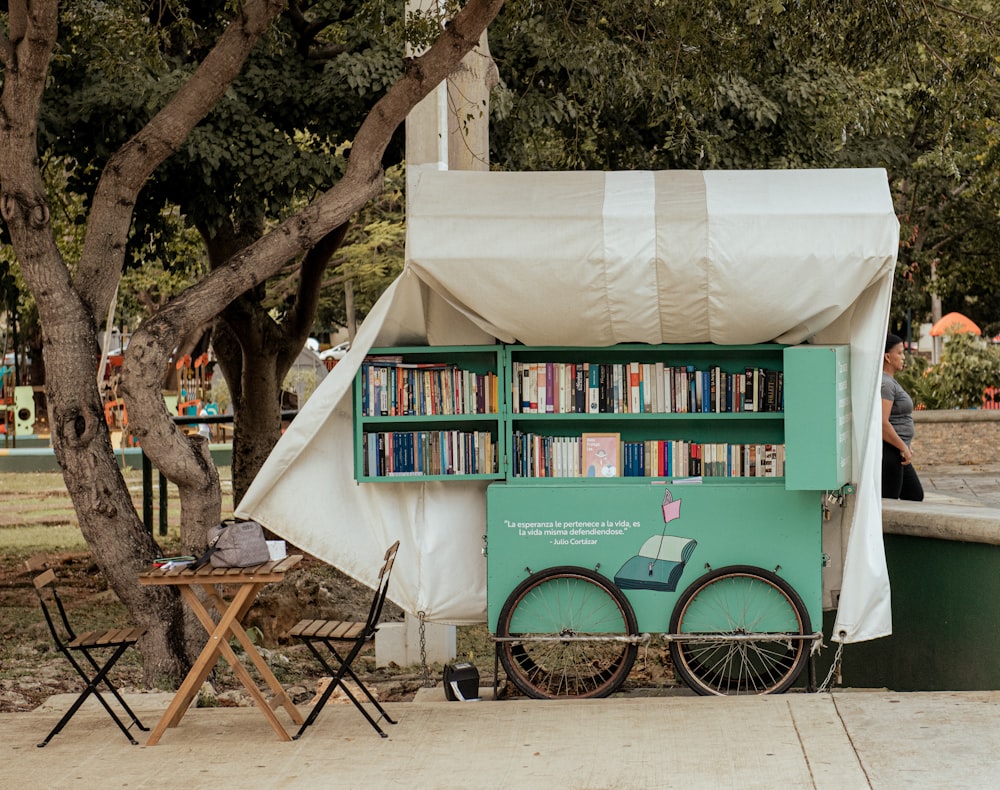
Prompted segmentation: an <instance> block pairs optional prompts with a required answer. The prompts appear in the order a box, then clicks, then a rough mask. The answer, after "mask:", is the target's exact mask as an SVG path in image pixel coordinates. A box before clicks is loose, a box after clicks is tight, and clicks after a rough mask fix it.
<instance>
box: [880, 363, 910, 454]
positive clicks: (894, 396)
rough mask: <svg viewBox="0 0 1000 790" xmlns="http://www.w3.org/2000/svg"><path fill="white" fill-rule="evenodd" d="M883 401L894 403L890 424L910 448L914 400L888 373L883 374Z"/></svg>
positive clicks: (890, 414)
mask: <svg viewBox="0 0 1000 790" xmlns="http://www.w3.org/2000/svg"><path fill="white" fill-rule="evenodd" d="M882 400H891V401H892V411H891V412H889V424H890V425H891V426H892V427H893V428H895V429H896V433H898V434H899V438H900V439H902V440H903V441H904V442H906V445H907V447H909V445H910V442H912V441H913V398H911V397H910V396H909V395H907V394H906V390H904V389H903V387H902V385H901V384H900V383H899V382H898V381H896V379H894V378H893V377H892V376H890V375H889V374H888V373H883V374H882Z"/></svg>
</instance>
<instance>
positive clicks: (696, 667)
mask: <svg viewBox="0 0 1000 790" xmlns="http://www.w3.org/2000/svg"><path fill="white" fill-rule="evenodd" d="M670 633H671V634H692V635H700V636H706V637H712V636H718V639H711V638H709V639H706V640H699V641H690V642H686V641H672V642H671V643H670V655H671V657H672V658H673V662H674V669H676V670H677V672H678V674H679V675H680V676H681V678H682V679H683V680H684V682H685V683H687V685H688V686H690V687H691V688H692V689H694V690H695V691H696V692H698V693H699V694H704V695H709V694H718V695H737V694H777V693H780V692H782V691H787V690H788V689H789V688H790V687H791V685H792V684H793V683H794V682H795V679H796V678H797V677H798V676H799V673H800V672H802V669H803V667H804V666H805V664H806V660H807V659H808V657H809V647H810V644H811V643H810V640H808V639H789V638H787V636H784V635H804V634H810V633H812V630H811V628H810V625H809V613H808V612H807V611H806V608H805V605H804V604H803V603H802V599H801V598H800V597H799V595H798V593H796V592H795V590H794V589H793V588H792V586H791V585H790V584H788V582H786V581H785V580H784V579H781V578H780V577H778V576H776V575H775V574H773V573H771V572H770V571H766V570H764V569H763V568H755V567H752V566H748V565H732V566H730V567H727V568H719V569H718V570H715V571H712V572H711V573H708V574H706V575H704V576H702V577H701V578H700V579H696V580H695V581H694V583H692V584H691V586H689V587H688V588H687V589H686V590H685V591H684V592H683V593H682V594H681V597H680V598H679V599H678V601H677V605H676V606H675V607H674V612H673V615H672V617H671V618H670ZM755 636H757V637H764V638H762V639H753V638H742V637H755Z"/></svg>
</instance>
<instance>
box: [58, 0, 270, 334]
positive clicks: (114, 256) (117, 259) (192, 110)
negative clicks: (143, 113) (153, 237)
mask: <svg viewBox="0 0 1000 790" xmlns="http://www.w3.org/2000/svg"><path fill="white" fill-rule="evenodd" d="M284 5H285V3H284V0H247V2H246V4H245V5H244V7H243V9H242V10H241V12H240V14H239V15H238V16H237V18H236V19H234V20H233V21H232V22H231V23H230V24H229V26H228V27H227V28H226V30H225V32H224V33H223V34H222V35H221V36H220V37H219V40H218V41H217V42H216V44H215V46H214V47H213V48H212V51H211V52H210V53H209V54H208V55H207V56H206V58H205V60H204V61H203V62H202V63H201V65H200V66H198V68H197V69H196V70H195V72H194V74H192V75H191V78H190V79H189V80H188V81H187V82H186V83H185V84H184V85H183V86H182V87H181V89H180V90H179V91H178V92H177V93H176V94H175V95H174V97H173V98H172V99H171V100H170V101H169V102H168V103H167V105H166V106H165V107H164V108H163V109H161V110H160V111H159V112H158V113H156V115H155V116H154V117H153V118H152V120H150V122H149V123H147V124H146V125H145V126H144V127H143V128H142V129H141V130H140V131H139V133H138V134H136V135H135V136H134V137H133V138H132V139H131V140H129V141H128V142H126V143H125V145H123V146H122V147H121V148H120V149H119V150H118V151H117V152H116V153H115V154H114V155H113V156H112V157H111V159H110V160H109V161H108V163H107V165H106V166H105V168H104V171H103V173H102V174H101V180H100V182H99V183H98V185H97V190H96V192H95V194H94V200H93V203H92V209H91V214H90V221H89V223H88V225H87V236H86V239H85V241H84V246H83V251H82V253H81V258H80V267H79V271H78V274H77V277H76V283H75V284H76V286H77V287H78V288H79V291H80V294H81V296H82V298H83V299H84V301H85V302H86V303H87V305H88V306H89V308H90V310H91V312H92V313H93V314H94V315H103V314H104V313H105V312H107V308H108V305H109V304H110V301H111V299H112V297H113V295H114V290H115V286H116V285H117V283H118V279H119V277H120V275H121V268H122V264H123V261H124V257H125V245H126V241H127V239H128V230H129V227H130V226H131V223H132V209H133V208H134V206H135V201H136V198H137V197H138V194H139V190H140V189H142V187H143V185H144V184H145V182H146V179H148V178H149V176H150V175H151V174H152V172H153V171H154V170H155V169H156V167H157V166H158V165H159V164H160V163H161V162H163V161H164V160H165V159H166V158H167V157H168V156H170V155H171V154H172V153H174V151H176V150H177V148H178V147H179V146H180V145H181V144H182V143H183V142H184V140H185V139H186V138H187V136H188V134H189V133H190V132H191V130H192V129H193V128H194V127H195V125H197V124H198V122H199V121H201V119H202V118H204V117H205V116H206V115H207V114H208V113H209V112H210V111H211V110H212V109H213V108H214V107H215V106H216V104H218V102H219V101H220V100H221V99H222V97H223V95H224V94H225V92H226V90H227V89H228V88H229V86H230V84H231V83H232V82H233V80H234V79H235V78H236V77H237V76H238V75H239V74H240V72H241V71H242V69H243V65H244V63H245V62H246V59H247V57H248V56H249V54H250V51H251V50H252V49H253V47H254V45H255V44H256V43H257V41H258V40H259V39H260V38H261V36H263V35H264V33H265V32H266V31H267V29H268V28H269V27H270V25H271V23H272V22H273V20H274V18H275V17H276V16H277V15H278V14H279V13H280V11H281V10H282V8H283V7H284ZM123 207H128V209H129V210H128V211H123V210H122V208H123Z"/></svg>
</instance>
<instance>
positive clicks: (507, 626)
mask: <svg viewBox="0 0 1000 790" xmlns="http://www.w3.org/2000/svg"><path fill="white" fill-rule="evenodd" d="M637 634H638V627H637V626H636V620H635V613H634V612H633V611H632V606H631V604H629V602H628V599H626V598H625V596H624V595H623V594H622V591H621V590H619V589H618V588H617V587H616V586H615V585H614V584H613V583H612V582H610V581H609V580H608V579H606V578H604V577H603V576H601V575H600V574H599V573H595V572H594V571H591V570H587V569H586V568H576V567H571V566H561V567H557V568H548V569H546V570H544V571H539V572H538V573H534V574H532V575H531V576H529V577H528V578H527V579H525V580H524V581H523V582H521V583H520V584H519V585H518V586H517V587H516V588H515V589H514V592H512V593H511V594H510V596H509V597H508V598H507V601H506V602H505V603H504V605H503V609H501V610H500V620H499V622H498V624H497V636H498V637H501V638H502V637H525V639H524V640H523V641H522V640H512V641H501V642H500V643H499V644H500V661H501V662H502V663H503V668H504V670H505V671H506V672H507V676H508V677H509V678H510V679H511V681H512V682H513V683H514V685H515V686H517V687H518V688H519V689H520V690H521V691H522V692H524V693H525V694H527V695H528V696H529V697H534V698H535V699H559V698H569V697H606V696H607V695H608V694H611V693H612V692H613V691H614V690H615V689H617V688H618V687H619V686H620V685H621V684H622V683H623V682H624V681H625V678H627V677H628V673H629V672H630V671H631V669H632V664H633V662H634V661H635V656H636V653H637V652H638V646H637V644H636V643H635V642H634V641H633V642H629V641H626V640H624V639H622V637H626V636H636V635H637Z"/></svg>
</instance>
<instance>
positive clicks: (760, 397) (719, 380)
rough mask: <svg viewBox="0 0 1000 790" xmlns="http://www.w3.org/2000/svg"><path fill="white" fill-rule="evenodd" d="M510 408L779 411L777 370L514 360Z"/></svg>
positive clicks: (593, 411) (780, 398) (629, 411)
mask: <svg viewBox="0 0 1000 790" xmlns="http://www.w3.org/2000/svg"><path fill="white" fill-rule="evenodd" d="M511 373H512V375H511V409H512V411H514V412H515V413H520V414H643V413H650V414H684V413H690V412H708V413H734V412H776V411H782V404H783V401H784V376H783V373H782V371H780V370H769V369H766V368H755V367H747V368H744V369H743V370H741V371H738V372H727V371H725V370H723V369H722V368H721V367H719V366H718V365H715V366H712V367H710V368H709V369H708V370H698V369H696V368H695V366H693V365H668V364H666V363H663V362H623V363H603V362H517V361H516V362H514V363H513V369H512V371H511Z"/></svg>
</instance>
